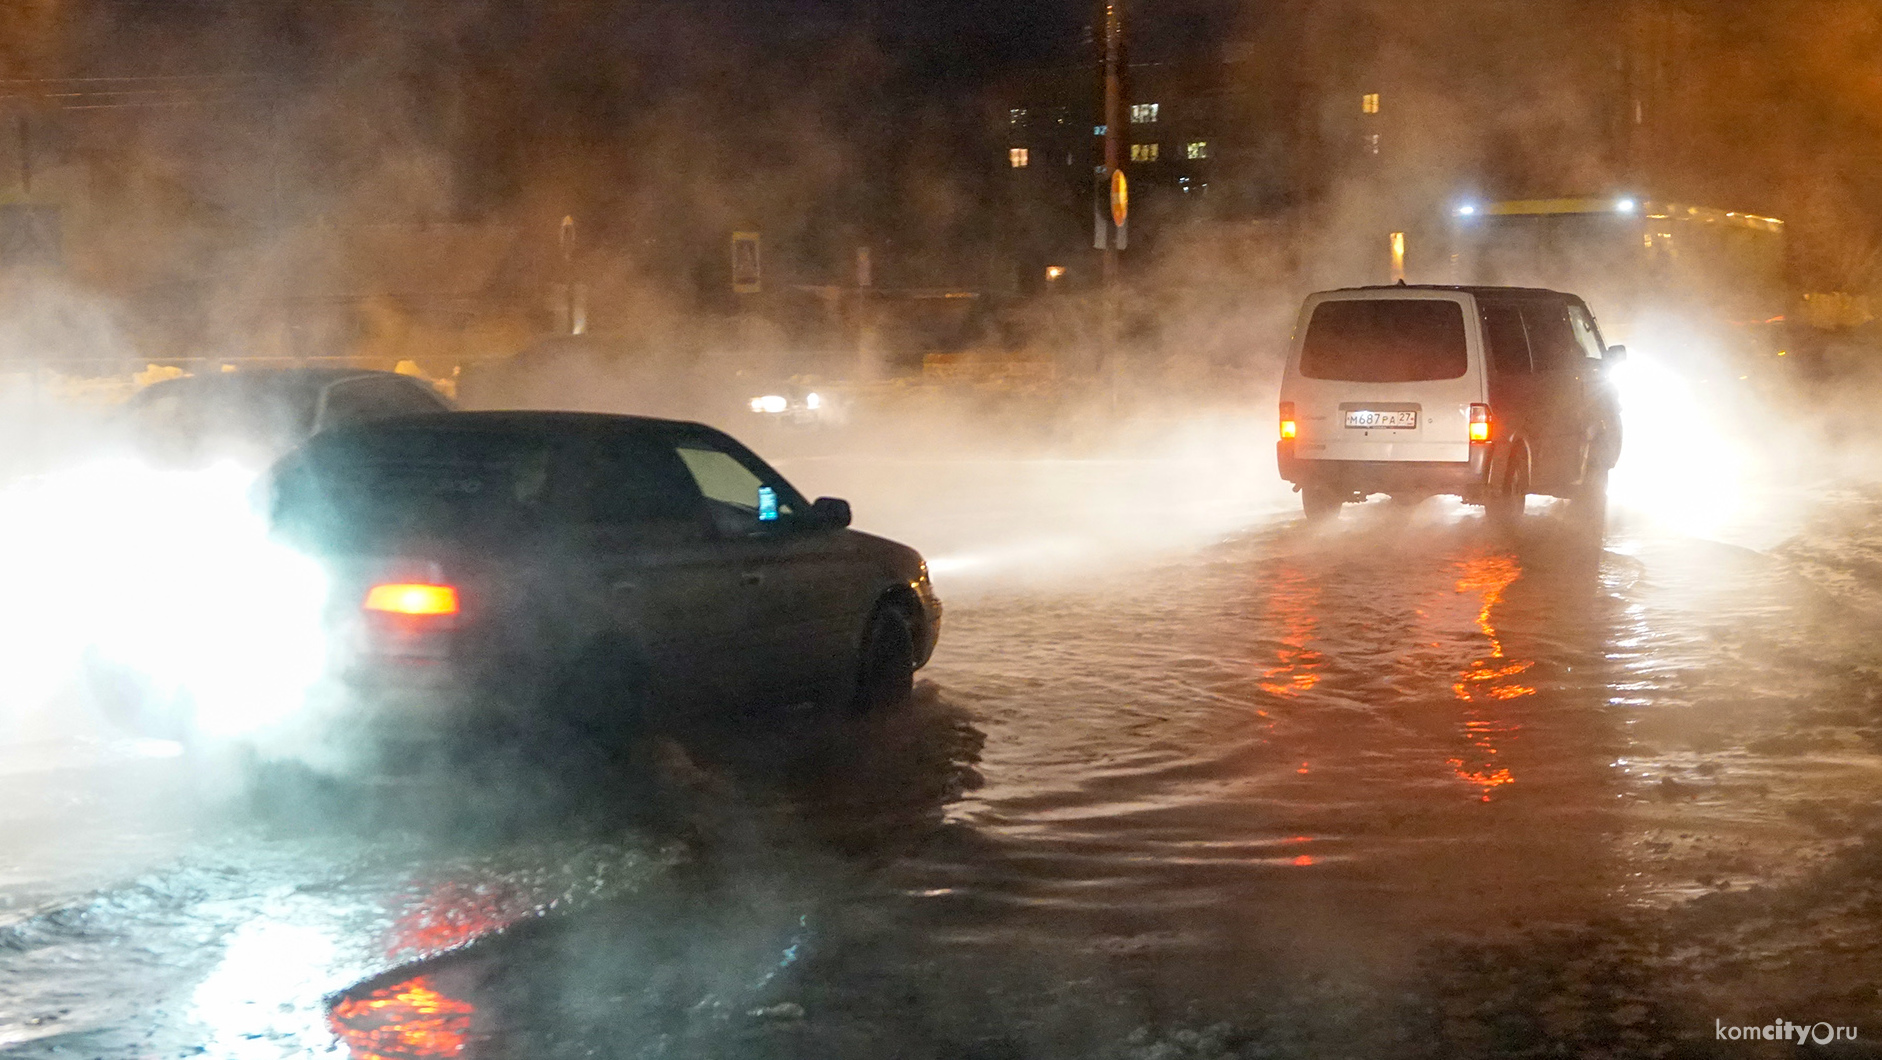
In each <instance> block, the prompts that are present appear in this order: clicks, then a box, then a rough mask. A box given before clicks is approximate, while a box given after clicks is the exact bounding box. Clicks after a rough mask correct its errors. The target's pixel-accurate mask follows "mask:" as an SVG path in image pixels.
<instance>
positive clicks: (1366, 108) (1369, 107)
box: [1021, 92, 1379, 114]
mask: <svg viewBox="0 0 1882 1060" xmlns="http://www.w3.org/2000/svg"><path fill="white" fill-rule="evenodd" d="M1359 112H1360V113H1361V114H1377V113H1379V94H1378V93H1377V92H1368V93H1366V94H1365V95H1363V96H1361V97H1359ZM1021 113H1025V112H1024V111H1022V112H1021Z"/></svg>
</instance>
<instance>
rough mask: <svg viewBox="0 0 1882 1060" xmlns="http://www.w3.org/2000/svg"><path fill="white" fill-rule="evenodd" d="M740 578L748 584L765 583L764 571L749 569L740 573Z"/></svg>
mask: <svg viewBox="0 0 1882 1060" xmlns="http://www.w3.org/2000/svg"><path fill="white" fill-rule="evenodd" d="M738 580H739V581H740V582H742V583H744V584H746V585H763V584H764V582H765V575H764V572H763V571H755V570H748V571H746V572H745V573H743V574H740V575H739V576H738Z"/></svg>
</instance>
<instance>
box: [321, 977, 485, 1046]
mask: <svg viewBox="0 0 1882 1060" xmlns="http://www.w3.org/2000/svg"><path fill="white" fill-rule="evenodd" d="M476 1013H477V1007H476V1006H475V1005H473V1004H472V1003H471V1002H469V1001H465V1000H463V999H461V998H456V997H452V996H450V995H449V994H446V993H444V992H442V991H440V990H439V989H438V986H437V984H436V983H435V982H434V981H433V980H432V978H431V977H430V976H424V975H421V976H417V977H415V978H412V979H407V980H405V981H404V982H400V983H394V984H392V985H391V986H384V987H380V988H379V989H377V990H374V991H372V992H370V993H367V994H365V995H362V996H359V997H347V998H342V999H341V1000H340V1002H339V1003H338V1004H336V1005H334V1006H333V1012H332V1015H331V1024H332V1027H333V1033H334V1035H335V1036H336V1037H338V1038H339V1039H340V1041H342V1042H344V1043H345V1044H346V1046H347V1048H348V1049H350V1050H352V1060H424V1058H431V1057H447V1056H458V1055H461V1054H462V1053H463V1052H464V1050H465V1049H466V1047H468V1046H469V1045H470V1043H471V1028H472V1018H473V1017H474V1016H475V1015H476Z"/></svg>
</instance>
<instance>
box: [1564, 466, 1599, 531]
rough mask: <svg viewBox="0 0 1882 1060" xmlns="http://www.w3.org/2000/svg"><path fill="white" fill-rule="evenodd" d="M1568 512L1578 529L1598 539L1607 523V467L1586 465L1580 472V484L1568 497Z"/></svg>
mask: <svg viewBox="0 0 1882 1060" xmlns="http://www.w3.org/2000/svg"><path fill="white" fill-rule="evenodd" d="M1568 512H1569V517H1570V519H1571V520H1572V521H1573V522H1574V523H1575V525H1576V527H1577V528H1578V529H1580V530H1581V531H1583V532H1585V533H1588V534H1592V535H1593V536H1594V537H1595V539H1596V540H1597V541H1598V540H1600V538H1601V537H1602V535H1603V534H1604V533H1605V532H1606V531H1607V523H1608V469H1607V468H1605V467H1602V466H1601V465H1599V464H1594V463H1591V464H1589V465H1588V468H1587V470H1585V471H1583V472H1582V476H1581V485H1579V486H1577V487H1575V495H1574V496H1573V497H1570V498H1569V501H1568Z"/></svg>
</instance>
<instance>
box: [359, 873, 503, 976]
mask: <svg viewBox="0 0 1882 1060" xmlns="http://www.w3.org/2000/svg"><path fill="white" fill-rule="evenodd" d="M535 913H536V910H535V908H534V906H533V904H532V902H531V900H530V897H529V895H527V894H525V893H524V892H523V891H522V890H520V889H519V888H517V887H514V886H512V885H510V884H508V883H506V882H503V881H497V882H494V883H493V882H468V883H467V882H462V881H458V880H444V881H442V882H438V883H435V884H433V885H432V886H431V889H430V890H428V891H426V892H425V893H424V894H423V895H422V896H420V897H419V898H418V899H417V900H416V901H415V902H413V903H412V904H411V905H410V906H408V907H407V908H406V909H405V910H404V911H403V912H401V913H400V914H399V916H398V918H397V919H396V920H395V921H394V923H393V925H392V932H391V934H390V936H389V937H388V939H387V945H386V956H387V957H390V958H394V959H399V958H409V957H427V956H431V955H433V954H437V953H442V952H444V951H445V950H450V949H456V948H457V947H458V946H461V945H463V944H464V943H466V942H469V941H471V940H472V939H475V938H480V937H482V936H484V935H489V934H493V933H495V932H498V931H501V930H503V929H504V928H506V927H509V926H510V925H511V924H514V923H516V922H517V921H518V920H522V919H524V918H526V917H529V916H533V915H535Z"/></svg>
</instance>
